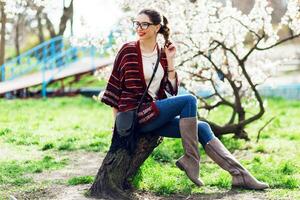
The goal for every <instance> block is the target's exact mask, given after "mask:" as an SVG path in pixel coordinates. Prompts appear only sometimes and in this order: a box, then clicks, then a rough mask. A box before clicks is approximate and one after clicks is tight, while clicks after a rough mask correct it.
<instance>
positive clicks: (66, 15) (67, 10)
mask: <svg viewBox="0 0 300 200" xmlns="http://www.w3.org/2000/svg"><path fill="white" fill-rule="evenodd" d="M72 19H73V0H72V1H71V3H70V5H69V7H65V5H64V12H63V15H62V16H61V18H60V23H59V31H58V35H63V34H64V32H65V30H66V27H67V22H68V20H70V21H72Z"/></svg>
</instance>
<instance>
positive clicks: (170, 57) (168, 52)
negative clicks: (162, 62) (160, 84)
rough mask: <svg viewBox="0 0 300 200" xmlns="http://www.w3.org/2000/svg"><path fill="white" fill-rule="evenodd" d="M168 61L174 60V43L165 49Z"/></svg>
mask: <svg viewBox="0 0 300 200" xmlns="http://www.w3.org/2000/svg"><path fill="white" fill-rule="evenodd" d="M165 52H166V57H167V60H173V59H174V58H175V54H176V47H175V45H174V44H173V43H171V44H170V45H168V46H167V47H165Z"/></svg>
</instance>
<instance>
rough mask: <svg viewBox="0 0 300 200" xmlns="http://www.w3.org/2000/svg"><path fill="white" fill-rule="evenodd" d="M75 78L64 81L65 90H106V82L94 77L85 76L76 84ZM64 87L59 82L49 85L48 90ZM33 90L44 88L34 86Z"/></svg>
mask: <svg viewBox="0 0 300 200" xmlns="http://www.w3.org/2000/svg"><path fill="white" fill-rule="evenodd" d="M74 79H75V78H74V77H68V78H65V79H64V80H63V85H64V87H65V89H68V88H72V89H80V88H104V87H105V86H106V84H107V82H106V81H105V80H102V79H101V80H98V78H97V77H96V76H94V75H90V74H88V75H84V76H83V77H82V78H81V79H80V80H79V81H77V82H74V83H73V81H74ZM61 86H62V82H61V81H57V82H54V83H51V84H49V85H47V89H60V88H61ZM30 89H31V90H41V89H42V86H41V85H39V86H34V87H31V88H30Z"/></svg>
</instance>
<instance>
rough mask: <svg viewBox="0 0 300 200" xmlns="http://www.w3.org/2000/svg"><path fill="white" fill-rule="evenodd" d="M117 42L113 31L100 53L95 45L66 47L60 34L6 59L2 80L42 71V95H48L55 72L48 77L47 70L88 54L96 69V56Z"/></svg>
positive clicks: (1, 69)
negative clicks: (48, 87)
mask: <svg viewBox="0 0 300 200" xmlns="http://www.w3.org/2000/svg"><path fill="white" fill-rule="evenodd" d="M114 42H115V40H114V37H113V34H112V32H111V33H110V35H109V36H108V42H107V43H106V44H104V45H103V46H102V53H100V54H99V52H98V51H96V48H95V47H94V46H90V47H70V48H67V49H65V46H66V45H65V44H64V41H63V37H62V36H58V37H55V38H52V39H51V40H48V41H46V42H44V43H41V44H39V45H37V46H36V47H34V48H32V49H30V50H29V51H27V52H24V53H22V54H20V55H19V56H17V57H15V58H13V59H11V60H8V61H6V62H5V63H4V64H3V65H2V66H0V71H1V74H2V77H1V78H2V81H9V80H13V79H15V78H18V77H20V76H23V75H25V74H30V73H33V72H42V76H43V82H42V95H43V96H44V97H46V87H47V85H48V84H49V83H50V82H51V81H52V80H53V79H54V76H55V74H52V75H51V77H50V78H49V76H48V78H46V72H47V70H53V69H58V70H57V71H56V73H58V72H59V71H61V70H62V69H63V68H65V67H67V66H69V65H70V64H71V63H73V62H75V61H77V60H78V59H79V58H81V57H84V56H88V57H90V58H91V65H92V69H95V68H96V66H95V62H94V58H95V57H96V56H97V57H103V56H104V54H105V53H104V52H105V51H106V50H107V49H108V48H110V47H111V46H112V44H113V43H114Z"/></svg>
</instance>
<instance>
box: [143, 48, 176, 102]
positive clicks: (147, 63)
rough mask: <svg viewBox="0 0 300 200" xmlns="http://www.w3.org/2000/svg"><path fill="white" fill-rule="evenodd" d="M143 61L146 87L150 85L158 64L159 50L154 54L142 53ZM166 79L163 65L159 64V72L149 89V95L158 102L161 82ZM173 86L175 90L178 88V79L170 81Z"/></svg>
mask: <svg viewBox="0 0 300 200" xmlns="http://www.w3.org/2000/svg"><path fill="white" fill-rule="evenodd" d="M142 60H143V71H144V76H145V81H146V85H148V84H149V82H150V79H151V76H152V74H153V70H154V67H155V64H156V60H157V50H156V48H155V50H154V51H153V52H152V53H142ZM163 77H164V70H163V67H162V66H161V64H160V63H159V64H158V67H157V71H156V73H155V76H154V77H153V80H152V82H151V85H150V87H149V89H148V94H149V95H150V96H151V97H152V98H153V99H154V100H156V98H157V92H158V90H159V86H160V83H161V80H162V79H163ZM169 80H170V82H171V84H172V86H173V87H174V88H175V86H176V79H169Z"/></svg>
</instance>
